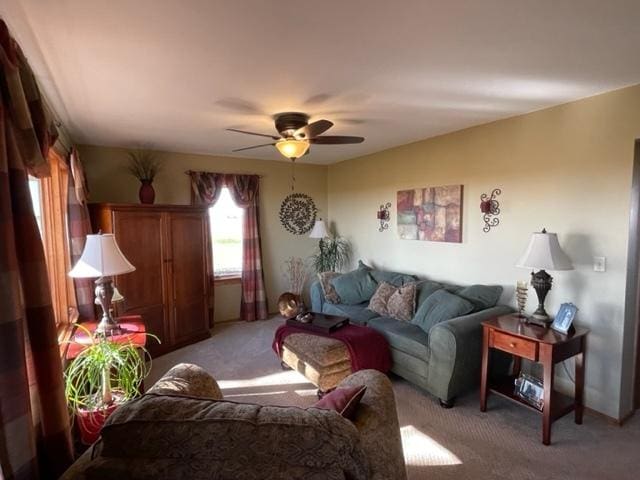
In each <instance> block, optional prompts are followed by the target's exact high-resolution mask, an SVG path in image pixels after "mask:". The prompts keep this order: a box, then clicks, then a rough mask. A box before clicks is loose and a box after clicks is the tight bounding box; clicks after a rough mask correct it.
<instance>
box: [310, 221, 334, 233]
mask: <svg viewBox="0 0 640 480" xmlns="http://www.w3.org/2000/svg"><path fill="white" fill-rule="evenodd" d="M328 236H329V234H328V233H327V227H326V225H325V224H324V220H322V219H320V220H316V223H315V225H314V226H313V230H311V233H310V234H309V238H326V237H328Z"/></svg>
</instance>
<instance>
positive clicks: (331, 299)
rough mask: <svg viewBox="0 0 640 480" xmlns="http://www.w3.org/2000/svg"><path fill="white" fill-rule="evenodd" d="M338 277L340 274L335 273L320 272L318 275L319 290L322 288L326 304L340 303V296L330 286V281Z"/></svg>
mask: <svg viewBox="0 0 640 480" xmlns="http://www.w3.org/2000/svg"><path fill="white" fill-rule="evenodd" d="M340 275H341V274H340V273H337V272H322V273H319V274H318V279H319V280H320V288H322V293H323V294H324V299H325V300H326V301H327V303H340V296H339V295H338V292H336V289H335V288H333V285H332V284H331V280H333V279H334V278H337V277H339V276H340Z"/></svg>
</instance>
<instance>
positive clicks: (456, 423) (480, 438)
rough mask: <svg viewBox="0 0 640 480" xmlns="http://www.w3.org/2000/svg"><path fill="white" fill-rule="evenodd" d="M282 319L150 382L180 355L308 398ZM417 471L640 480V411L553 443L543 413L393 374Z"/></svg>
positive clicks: (248, 392) (561, 424) (251, 326)
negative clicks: (285, 362) (448, 392)
mask: <svg viewBox="0 0 640 480" xmlns="http://www.w3.org/2000/svg"><path fill="white" fill-rule="evenodd" d="M281 323H282V319H281V318H279V317H276V318H273V319H271V320H268V321H266V322H255V323H232V324H227V325H223V326H221V327H219V328H216V330H215V331H214V335H213V336H212V337H211V338H210V339H208V340H205V341H202V342H199V343H196V344H194V345H191V346H189V347H186V348H183V349H181V350H177V351H175V352H172V353H170V354H167V355H165V356H163V357H159V358H157V359H156V360H154V362H153V368H152V372H151V375H150V378H149V379H148V382H147V384H148V385H151V384H152V383H153V382H155V381H156V380H157V379H158V378H159V377H160V376H161V375H162V374H163V373H164V372H165V371H166V370H168V369H169V368H170V367H171V366H173V365H175V364H176V363H179V362H190V363H195V364H198V365H200V366H201V367H203V368H205V369H206V370H207V371H209V372H210V373H211V374H212V375H213V376H214V377H215V378H216V379H217V380H218V382H219V384H220V387H221V389H222V391H223V393H224V395H225V397H227V398H230V399H233V400H236V401H247V402H254V403H259V404H264V405H267V404H270V405H297V406H308V405H311V404H313V403H314V402H315V401H316V397H315V388H314V387H313V385H312V384H310V383H309V382H307V381H306V379H305V378H304V377H303V376H302V375H300V374H299V373H297V372H294V371H282V369H281V368H280V362H279V360H278V359H277V358H276V356H275V354H274V353H273V351H272V350H271V342H272V339H273V332H274V331H275V329H276V328H277V326H278V325H280V324H281ZM392 379H393V383H394V390H395V394H396V402H397V406H398V416H399V419H400V425H401V429H402V438H403V445H404V451H405V458H406V462H407V470H408V472H409V478H410V479H412V480H417V479H430V480H431V479H436V480H437V479H474V480H480V479H514V480H529V479H545V480H551V479H576V480H589V479H593V480H602V479H637V478H640V473H639V471H640V455H639V452H640V449H639V446H640V417H639V416H638V415H636V416H635V417H634V418H632V419H631V420H630V421H629V422H628V423H627V424H626V425H625V426H624V427H622V428H621V427H617V426H615V425H611V424H609V423H607V422H606V421H605V420H603V419H602V418H599V417H595V416H591V415H588V414H587V415H585V419H584V424H583V425H582V426H579V425H575V424H574V423H573V417H572V416H571V415H569V416H566V417H564V418H562V419H560V420H558V421H557V422H556V423H555V424H554V425H553V435H552V442H553V443H552V445H551V446H549V447H545V446H543V445H542V443H541V442H540V436H541V417H540V416H538V415H536V414H535V413H533V412H530V411H528V410H526V409H523V408H521V407H518V406H516V405H513V404H511V403H510V402H508V401H506V400H502V399H499V398H496V397H491V398H490V401H489V410H488V412H487V413H481V412H480V410H479V406H478V394H477V392H474V393H471V394H469V395H467V396H465V397H463V398H461V399H459V401H458V403H457V405H456V406H455V408H453V409H450V410H444V409H442V408H440V406H439V405H438V402H437V400H436V399H435V398H433V397H431V396H429V395H427V394H425V393H423V392H422V391H421V390H419V389H418V388H416V387H414V386H413V385H411V384H410V383H408V382H406V381H404V380H402V379H400V378H398V377H392Z"/></svg>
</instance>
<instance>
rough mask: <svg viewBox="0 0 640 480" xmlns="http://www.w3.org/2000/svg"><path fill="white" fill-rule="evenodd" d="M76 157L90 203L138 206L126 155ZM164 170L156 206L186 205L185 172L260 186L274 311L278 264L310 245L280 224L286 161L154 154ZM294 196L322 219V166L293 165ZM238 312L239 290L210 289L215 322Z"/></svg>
mask: <svg viewBox="0 0 640 480" xmlns="http://www.w3.org/2000/svg"><path fill="white" fill-rule="evenodd" d="M79 151H80V155H81V158H82V161H83V163H84V164H85V169H86V171H87V178H88V181H89V188H90V190H91V201H92V202H133V203H137V202H138V188H139V182H138V181H137V180H136V179H135V178H133V177H132V176H130V175H129V174H128V173H127V171H126V162H127V156H126V150H124V149H119V148H107V147H96V146H89V145H83V146H81V147H79ZM160 157H161V158H162V160H164V167H165V168H164V170H163V172H162V173H161V174H160V175H158V177H157V179H156V181H155V182H154V187H155V189H156V203H168V204H188V203H189V202H190V190H189V189H190V184H189V178H188V176H187V175H185V173H184V172H185V171H186V170H203V171H210V172H228V173H254V174H259V175H262V178H261V181H260V189H261V190H260V191H261V197H260V230H261V232H260V235H261V239H262V252H263V262H264V265H263V268H264V275H265V283H266V288H267V296H268V300H269V310H270V311H276V310H277V305H276V300H277V298H278V296H279V295H280V294H281V293H282V292H285V291H287V290H288V285H287V282H286V280H285V278H284V276H283V275H282V270H281V265H282V262H283V261H284V260H286V259H287V258H288V257H290V256H299V257H307V256H309V255H311V254H312V253H313V250H314V248H315V246H316V241H315V240H313V239H310V238H308V237H307V236H306V235H303V236H297V235H292V234H290V233H288V232H287V231H286V230H285V229H284V228H283V227H282V226H281V224H280V221H279V218H278V212H279V210H280V203H281V202H282V200H283V199H284V197H285V196H286V195H288V194H289V193H290V192H291V165H290V164H289V163H287V162H275V161H266V160H251V159H244V158H229V157H214V156H209V155H190V154H182V153H160ZM296 191H298V192H304V193H307V194H309V195H311V197H312V198H313V199H314V201H315V202H316V205H317V207H318V209H319V214H320V215H321V216H326V214H327V167H324V166H317V165H304V164H303V165H297V166H296ZM239 313H240V287H239V285H221V286H218V287H216V289H215V320H216V321H217V322H219V321H224V320H230V319H236V318H238V316H239Z"/></svg>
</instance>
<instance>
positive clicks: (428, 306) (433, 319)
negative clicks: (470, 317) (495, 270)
mask: <svg viewBox="0 0 640 480" xmlns="http://www.w3.org/2000/svg"><path fill="white" fill-rule="evenodd" d="M473 308H474V306H473V304H472V303H471V302H469V301H468V300H465V299H464V298H462V297H458V296H457V295H454V294H453V293H449V292H447V291H446V290H445V289H441V290H438V291H437V292H435V293H432V294H431V295H429V297H428V298H427V299H426V300H425V301H424V302H423V303H422V305H420V308H418V311H417V312H416V314H415V315H414V317H413V319H412V320H411V323H412V324H414V325H417V326H419V327H420V328H422V330H424V331H425V332H426V333H429V330H430V329H431V327H433V326H434V325H435V324H437V323H440V322H444V321H446V320H451V319H452V318H456V317H459V316H461V315H466V314H467V313H469V312H472V311H473Z"/></svg>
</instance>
